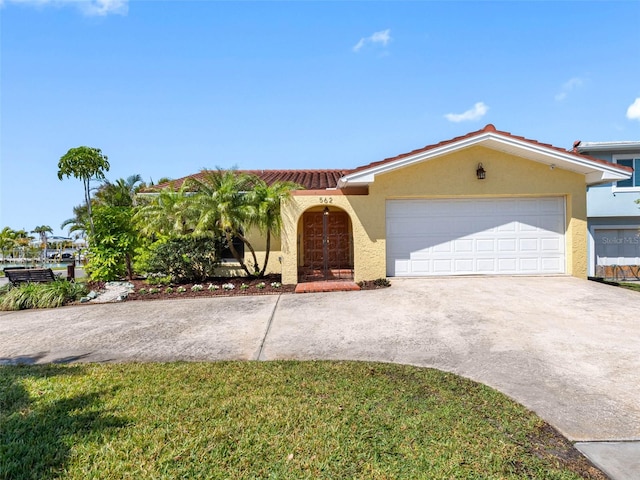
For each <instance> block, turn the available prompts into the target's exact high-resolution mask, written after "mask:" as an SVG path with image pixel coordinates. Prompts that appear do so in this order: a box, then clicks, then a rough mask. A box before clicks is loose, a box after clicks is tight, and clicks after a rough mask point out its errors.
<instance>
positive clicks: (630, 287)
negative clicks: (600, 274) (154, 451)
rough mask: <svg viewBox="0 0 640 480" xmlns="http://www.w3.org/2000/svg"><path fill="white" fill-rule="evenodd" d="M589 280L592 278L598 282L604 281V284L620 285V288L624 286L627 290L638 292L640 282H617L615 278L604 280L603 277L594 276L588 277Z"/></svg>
mask: <svg viewBox="0 0 640 480" xmlns="http://www.w3.org/2000/svg"><path fill="white" fill-rule="evenodd" d="M589 280H593V281H595V282H598V283H604V284H605V285H611V286H613V287H621V288H626V289H627V290H633V291H635V292H640V283H638V282H618V281H615V280H606V279H604V278H595V277H590V278H589Z"/></svg>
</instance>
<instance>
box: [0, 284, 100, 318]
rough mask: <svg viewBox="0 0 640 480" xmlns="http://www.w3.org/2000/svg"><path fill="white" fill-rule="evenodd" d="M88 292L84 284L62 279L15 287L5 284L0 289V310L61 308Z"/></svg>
mask: <svg viewBox="0 0 640 480" xmlns="http://www.w3.org/2000/svg"><path fill="white" fill-rule="evenodd" d="M88 292H89V290H88V288H87V285H86V284H85V283H75V282H68V281H67V280H64V279H59V280H54V281H53V282H49V283H23V284H20V285H18V286H16V287H14V286H12V285H11V284H6V285H3V286H2V287H0V310H25V309H29V308H54V307H61V306H62V305H65V304H67V303H69V302H73V301H77V300H80V298H81V297H82V296H84V295H86V294H87V293H88Z"/></svg>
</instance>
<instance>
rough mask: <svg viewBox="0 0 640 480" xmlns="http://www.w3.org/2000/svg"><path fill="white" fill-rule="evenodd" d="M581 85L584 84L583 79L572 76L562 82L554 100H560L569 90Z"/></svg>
mask: <svg viewBox="0 0 640 480" xmlns="http://www.w3.org/2000/svg"><path fill="white" fill-rule="evenodd" d="M582 85H584V81H583V80H582V79H581V78H578V77H573V78H571V79H569V80H567V81H566V82H564V83H563V84H562V88H561V89H560V91H559V92H558V93H556V96H555V99H556V101H558V102H561V101H562V100H564V99H565V98H567V95H569V92H571V91H573V90H575V89H576V88H580V87H582Z"/></svg>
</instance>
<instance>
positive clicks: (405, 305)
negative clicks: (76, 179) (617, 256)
mask: <svg viewBox="0 0 640 480" xmlns="http://www.w3.org/2000/svg"><path fill="white" fill-rule="evenodd" d="M638 307H640V294H639V293H637V292H631V291H628V290H623V289H619V288H615V287H610V286H606V285H602V284H598V283H595V282H589V281H586V280H579V279H575V278H571V277H464V278H461V277H457V278H437V279H406V280H404V279H402V280H401V279H396V280H393V282H392V287H391V288H389V289H384V290H376V291H362V292H336V293H324V294H306V295H282V296H255V297H228V298H212V299H197V300H177V301H150V302H129V303H127V302H125V303H119V304H103V305H88V306H76V307H66V308H61V309H55V310H40V311H24V312H0V339H1V341H0V363H2V362H3V363H15V362H18V361H24V362H48V361H74V360H81V361H131V360H137V361H156V360H177V359H180V360H222V359H242V360H275V359H301V360H302V359H305V360H306V359H352V360H375V361H383V362H394V363H405V364H413V365H419V366H426V367H435V368H439V369H442V370H447V371H450V372H454V373H457V374H460V375H463V376H465V377H469V378H471V379H473V380H476V381H479V382H482V383H485V384H487V385H490V386H492V387H494V388H496V389H498V390H500V391H501V392H503V393H505V394H507V395H509V396H511V397H512V398H514V399H516V400H517V401H518V402H520V403H522V404H523V405H525V406H527V407H528V408H530V409H531V410H533V411H535V412H536V413H537V414H538V415H540V416H541V417H542V418H544V419H545V420H547V421H548V422H549V423H551V424H552V425H554V426H555V427H556V428H557V429H558V430H559V431H560V432H562V433H563V434H564V435H565V436H566V437H568V438H569V439H571V440H574V441H587V442H610V441H615V442H619V441H637V440H640V318H639V316H638ZM587 445H588V444H587ZM631 445H633V446H636V447H637V446H638V445H639V444H635V443H634V444H631ZM633 448H635V447H633ZM636 451H638V452H640V449H637V450H634V452H636ZM634 454H635V453H634ZM639 461H640V460H639ZM637 465H638V471H640V464H637ZM618 478H623V477H618ZM629 478H632V477H629Z"/></svg>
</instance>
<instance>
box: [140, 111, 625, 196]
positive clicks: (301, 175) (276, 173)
mask: <svg viewBox="0 0 640 480" xmlns="http://www.w3.org/2000/svg"><path fill="white" fill-rule="evenodd" d="M486 133H492V134H494V135H500V136H503V137H506V138H511V139H515V140H518V141H520V142H525V143H528V144H531V145H534V146H537V147H543V148H546V149H550V150H554V151H556V152H559V153H562V154H564V155H569V156H574V157H577V158H579V159H581V160H585V159H588V160H589V161H592V162H594V163H598V164H601V165H606V166H608V167H613V168H615V169H618V170H622V171H624V172H631V171H633V170H632V169H631V168H629V167H625V166H622V165H618V164H615V163H611V162H607V161H606V160H601V159H599V158H595V157H591V156H588V155H584V154H582V153H580V152H579V151H578V148H577V146H578V144H577V142H576V144H574V147H573V149H572V150H565V149H563V148H559V147H554V146H553V145H551V144H549V143H542V142H538V141H537V140H531V139H529V138H525V137H522V136H518V135H512V134H511V133H510V132H504V131H500V130H496V127H494V126H493V125H492V124H487V125H486V126H485V127H484V128H482V129H480V130H476V131H474V132H470V133H467V134H466V135H462V136H459V137H455V138H452V139H450V140H444V141H442V142H438V143H434V144H432V145H427V146H425V147H422V148H419V149H416V150H412V151H410V152H407V153H402V154H400V155H397V156H395V157H389V158H385V159H383V160H379V161H376V162H372V163H369V164H367V165H362V166H360V167H356V168H354V169H350V170H349V169H343V170H238V172H239V173H246V174H251V175H256V176H258V177H259V178H261V179H262V180H264V181H265V182H266V183H267V184H268V185H271V184H272V183H274V182H276V181H290V182H295V183H298V184H300V185H302V186H303V187H304V188H305V189H306V190H325V189H327V188H336V187H337V185H338V181H339V180H340V178H341V177H343V176H345V175H350V174H353V173H357V172H361V171H364V170H368V169H371V168H375V167H378V166H380V165H384V164H386V163H391V162H395V161H397V160H401V159H403V158H406V157H411V156H413V155H417V154H420V153H423V152H427V151H429V150H433V149H436V148H440V147H444V146H446V145H450V144H454V143H456V142H460V141H464V140H467V139H470V138H473V137H476V136H480V135H483V134H486ZM202 175H203V172H200V173H196V174H194V175H189V176H187V177H182V178H178V179H176V180H173V181H171V182H165V183H161V184H158V185H154V186H153V187H150V188H149V189H147V191H157V190H160V189H162V188H165V187H169V186H171V185H173V187H174V188H179V187H180V186H181V185H182V183H183V182H184V181H185V180H187V179H189V178H196V179H197V178H201V177H202Z"/></svg>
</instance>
